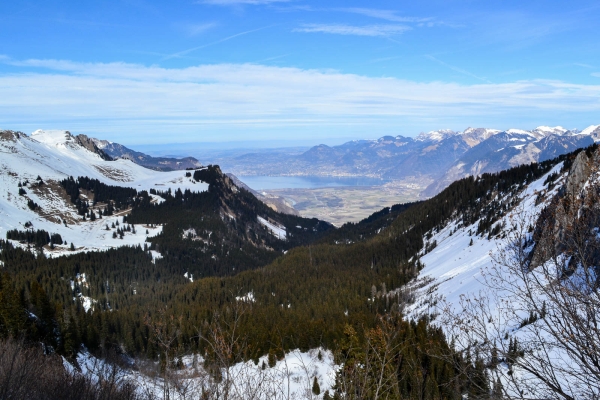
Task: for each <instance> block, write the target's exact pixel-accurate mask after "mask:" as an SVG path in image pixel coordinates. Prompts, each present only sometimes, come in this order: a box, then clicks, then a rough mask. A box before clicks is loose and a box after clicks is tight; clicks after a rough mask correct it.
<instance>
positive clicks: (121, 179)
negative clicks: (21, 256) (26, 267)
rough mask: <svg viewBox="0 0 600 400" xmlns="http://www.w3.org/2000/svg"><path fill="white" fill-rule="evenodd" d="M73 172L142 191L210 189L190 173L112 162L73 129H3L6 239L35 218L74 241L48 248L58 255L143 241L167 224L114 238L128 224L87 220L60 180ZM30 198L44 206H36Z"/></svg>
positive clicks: (35, 223)
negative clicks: (33, 207) (88, 146)
mask: <svg viewBox="0 0 600 400" xmlns="http://www.w3.org/2000/svg"><path fill="white" fill-rule="evenodd" d="M38 176H39V177H40V178H42V180H43V182H44V184H43V185H41V186H37V185H36V183H37V177H38ZM69 176H73V177H78V176H87V177H90V178H95V179H98V180H100V181H101V182H103V183H105V184H107V185H114V186H122V187H132V188H134V189H136V190H149V189H151V188H155V189H157V190H160V191H166V190H168V189H171V190H172V191H174V190H176V189H177V188H181V189H182V190H184V189H190V190H192V191H204V190H207V189H208V185H207V184H206V183H203V182H195V181H194V180H193V179H192V178H189V177H186V176H185V172H184V171H172V172H158V171H153V170H150V169H146V168H144V167H141V166H139V165H137V164H134V163H133V162H131V161H128V160H115V161H106V160H104V159H102V157H100V156H99V155H98V154H95V153H94V152H92V151H90V150H88V149H86V148H85V147H83V146H81V145H80V144H78V143H77V141H76V140H75V138H74V137H73V136H72V135H71V134H70V133H69V132H67V131H56V130H55V131H42V130H38V131H35V132H33V133H32V134H31V135H30V136H27V135H24V134H21V133H15V132H10V131H3V132H0V187H1V188H2V190H1V191H0V237H1V238H5V237H6V231H7V230H10V229H19V230H24V229H25V224H26V223H27V222H29V223H30V224H31V228H33V229H43V230H46V231H48V232H49V233H58V234H60V235H61V236H62V238H63V240H66V241H67V242H68V243H69V246H57V248H56V249H55V250H53V251H49V252H47V255H50V256H57V255H62V254H64V253H66V252H70V250H68V247H70V244H71V243H73V245H74V247H75V248H76V251H87V250H93V249H98V250H102V249H107V248H111V247H118V246H124V245H138V244H140V245H143V243H144V242H145V239H146V237H147V235H156V234H158V233H160V231H161V230H162V227H148V226H137V227H135V230H136V233H135V234H134V233H130V232H128V233H127V234H126V235H125V236H124V237H123V239H120V238H113V237H112V235H113V232H112V231H114V229H111V228H110V227H111V226H112V223H115V222H117V221H120V222H122V221H121V218H120V215H119V214H118V213H117V214H116V215H115V216H112V217H107V218H102V219H98V220H96V221H94V222H92V221H86V222H84V221H81V220H80V216H78V215H77V212H76V210H75V208H74V207H73V205H72V204H70V202H69V200H68V199H67V197H66V196H64V192H63V191H62V188H61V187H60V185H59V184H58V182H59V181H60V180H63V179H65V178H67V177H69ZM25 182H28V184H26V185H24V186H23V189H24V190H25V192H26V194H24V195H19V183H22V184H23V183H25ZM29 199H30V200H33V201H34V202H35V203H37V204H38V205H39V206H40V208H41V210H40V211H32V210H30V209H29V208H28V206H27V201H28V200H29ZM64 222H66V224H65V223H64ZM107 224H108V227H109V230H106V225H107ZM146 232H148V234H146Z"/></svg>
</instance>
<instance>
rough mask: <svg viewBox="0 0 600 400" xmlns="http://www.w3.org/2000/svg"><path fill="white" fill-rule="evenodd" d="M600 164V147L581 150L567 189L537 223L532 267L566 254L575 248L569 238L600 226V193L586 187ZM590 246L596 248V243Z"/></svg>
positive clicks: (575, 161)
mask: <svg viewBox="0 0 600 400" xmlns="http://www.w3.org/2000/svg"><path fill="white" fill-rule="evenodd" d="M599 163H600V154H599V152H598V150H596V151H595V152H587V151H581V152H580V153H579V154H578V155H577V157H576V158H575V160H574V161H573V164H572V165H571V168H570V169H569V174H568V175H567V178H566V182H565V184H564V186H563V188H562V189H561V190H560V191H559V192H558V194H557V195H556V196H555V197H554V198H553V199H552V202H551V203H550V205H549V206H548V207H546V208H545V209H544V210H542V212H541V213H540V216H539V217H538V220H537V222H536V226H535V230H534V235H533V240H534V242H535V245H534V248H533V250H532V252H531V253H530V264H529V268H530V269H534V268H536V267H538V266H539V265H541V264H543V263H544V262H546V261H547V260H549V259H551V258H552V257H554V256H556V255H557V254H561V253H563V252H564V251H565V249H567V248H573V243H566V240H567V238H573V237H583V236H585V235H586V234H587V233H588V231H590V232H591V230H592V228H593V227H595V226H597V223H598V221H597V220H598V218H599V217H600V210H599V209H598V194H597V193H596V191H595V190H594V188H593V187H592V188H591V189H592V190H589V188H586V184H587V183H588V182H589V180H590V177H591V176H592V174H593V173H594V171H598V169H599V165H600V164H599ZM574 230H576V231H578V232H577V235H573V231H574ZM582 235H583V236H582ZM589 249H593V246H590V247H589ZM586 251H587V250H586ZM584 253H585V251H584ZM578 256H582V257H590V256H592V257H594V258H597V257H596V256H595V255H592V254H583V253H582V255H575V257H578Z"/></svg>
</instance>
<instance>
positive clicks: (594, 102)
mask: <svg viewBox="0 0 600 400" xmlns="http://www.w3.org/2000/svg"><path fill="white" fill-rule="evenodd" d="M0 62H2V63H5V64H7V63H9V64H11V65H13V66H26V67H28V69H27V70H26V71H24V72H23V73H16V74H15V73H3V74H2V75H0V87H2V94H3V95H2V96H0V121H2V123H3V125H4V126H3V128H14V129H27V128H28V127H31V130H33V129H36V128H43V127H58V128H64V129H73V130H75V131H78V132H81V133H89V134H95V135H96V136H102V137H105V138H108V139H111V138H112V139H113V140H116V139H118V137H116V135H117V134H118V133H119V132H128V133H129V134H131V135H133V136H129V137H128V141H129V143H133V142H135V141H138V142H144V141H147V140H148V138H149V135H152V134H154V135H157V137H160V135H161V134H162V135H166V132H168V133H169V134H170V135H171V136H169V137H168V138H164V137H163V139H162V140H163V141H175V140H174V137H175V136H172V135H173V134H177V136H176V138H177V141H194V140H196V141H197V140H199V139H200V138H201V137H200V136H198V135H208V136H204V139H206V138H207V137H209V136H210V135H211V134H212V135H213V136H210V137H211V138H213V140H214V138H215V137H217V138H221V140H225V139H227V140H232V139H236V137H235V135H238V136H237V137H240V138H241V137H243V136H244V135H248V132H250V131H251V132H254V133H255V134H256V135H259V134H261V135H265V134H266V133H265V132H271V133H269V134H271V135H278V137H279V138H285V135H286V134H287V135H296V136H297V135H303V136H304V137H308V136H310V135H311V134H312V135H321V136H322V135H323V134H324V133H327V134H328V135H329V137H333V136H335V135H336V132H337V134H338V135H342V134H343V135H345V136H344V137H347V136H348V134H347V133H348V127H349V126H360V127H361V128H360V130H361V132H363V137H364V136H366V135H370V136H372V135H376V134H378V133H380V132H382V133H383V132H387V133H390V132H397V133H403V134H412V133H416V132H419V131H420V130H427V129H435V128H439V127H440V126H453V127H458V128H460V127H463V128H464V127H466V126H470V125H482V126H485V125H486V124H487V125H494V126H500V127H502V126H507V127H508V126H513V125H520V126H528V125H525V124H524V123H523V122H522V121H523V120H526V121H534V120H535V122H531V124H565V125H573V126H583V125H584V124H585V123H587V122H588V121H589V124H591V123H598V121H597V118H598V115H600V102H598V98H600V84H598V85H584V84H573V83H568V82H561V81H548V80H530V81H516V82H510V83H502V84H491V83H477V84H472V85H461V84H457V83H451V82H415V81H408V80H402V79H396V78H377V77H367V76H360V75H353V74H343V73H339V72H335V71H320V70H304V69H298V68H280V67H273V66H264V65H257V64H216V65H199V66H195V67H188V68H161V67H158V66H143V65H137V64H126V63H108V64H104V63H78V62H73V61H68V60H12V59H10V58H7V57H3V58H2V57H0ZM32 68H33V69H35V68H40V70H39V71H35V70H34V71H33V72H32V70H31V69H32ZM559 118H562V119H559ZM582 121H583V122H582ZM353 129H354V128H353ZM215 132H221V133H220V134H219V135H218V136H215V135H216V133H215ZM315 132H317V133H315ZM254 133H253V134H254ZM111 134H112V135H113V136H112V137H108V136H110V135H111ZM135 135H139V136H137V138H136V137H135ZM316 137H317V138H318V137H319V136H316ZM315 140H317V139H315Z"/></svg>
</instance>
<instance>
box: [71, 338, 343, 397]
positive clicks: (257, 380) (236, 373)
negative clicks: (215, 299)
mask: <svg viewBox="0 0 600 400" xmlns="http://www.w3.org/2000/svg"><path fill="white" fill-rule="evenodd" d="M181 361H182V363H183V368H182V369H181V370H179V371H174V372H173V373H172V375H171V379H170V382H169V396H170V398H171V399H185V398H197V397H198V394H199V393H201V392H202V389H203V388H204V389H205V390H219V392H220V393H223V392H224V391H225V389H226V386H228V392H229V397H228V398H231V399H247V398H253V399H261V400H267V399H269V400H270V399H297V400H301V399H317V398H321V396H322V395H323V394H324V393H325V391H329V390H331V388H332V387H333V385H334V384H335V374H336V371H337V369H338V368H339V367H338V366H337V365H335V363H334V360H333V354H332V353H331V352H330V351H328V350H325V349H321V348H318V349H313V350H310V351H308V352H301V351H299V350H293V351H291V352H289V353H287V354H286V355H285V357H284V358H283V359H282V360H279V361H277V362H276V365H275V366H274V367H269V366H268V357H267V356H264V357H261V358H260V359H259V360H258V364H254V362H252V361H248V362H245V363H244V362H241V363H238V364H235V365H233V366H231V367H230V368H229V369H222V370H221V374H222V377H223V380H222V382H221V383H220V384H217V383H215V382H214V380H213V379H212V378H211V377H210V376H209V374H208V373H207V372H206V371H205V370H204V369H203V359H202V357H201V356H196V357H194V356H191V355H187V356H184V357H182V358H181ZM77 363H78V365H79V367H80V368H81V373H82V374H85V375H89V376H92V377H95V378H94V379H97V378H98V377H99V376H104V377H108V376H109V375H110V371H111V368H110V367H109V366H108V365H107V364H105V362H104V361H103V360H100V359H97V358H96V357H94V356H92V355H91V354H89V353H88V352H87V351H84V352H82V353H79V354H78V356H77ZM65 366H66V367H67V368H68V369H69V370H71V371H72V372H73V373H76V372H75V369H74V368H73V367H72V366H70V365H69V364H68V363H66V362H65ZM263 366H264V367H263ZM156 367H157V365H156V363H150V368H148V365H144V363H140V362H135V363H134V365H133V368H131V369H121V368H119V369H118V371H119V372H118V379H119V381H121V382H123V381H127V380H130V381H132V382H133V383H135V384H136V386H137V388H138V392H139V394H141V395H148V394H150V395H152V396H154V397H152V398H164V390H165V381H164V379H163V376H160V375H158V376H151V374H149V373H147V372H148V370H154V371H155V370H156V369H157V368H156ZM141 371H145V372H146V373H142V372H141ZM315 377H316V378H317V381H318V383H319V387H320V390H321V395H320V396H315V395H313V393H312V386H313V381H314V378H315ZM227 382H229V385H227ZM330 394H332V392H330Z"/></svg>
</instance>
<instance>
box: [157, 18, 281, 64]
mask: <svg viewBox="0 0 600 400" xmlns="http://www.w3.org/2000/svg"><path fill="white" fill-rule="evenodd" d="M272 26H274V25H268V26H263V27H262V28H257V29H252V30H249V31H245V32H240V33H236V34H235V35H231V36H227V37H226V38H223V39H219V40H217V41H216V42H212V43H208V44H203V45H202V46H198V47H192V48H191V49H187V50H183V51H180V52H177V53H173V54H169V55H168V56H166V57H163V58H162V59H161V61H164V60H169V59H171V58H177V57H181V56H184V55H186V54H189V53H191V52H192V51H196V50H200V49H203V48H205V47H209V46H214V45H215V44H219V43H223V42H226V41H228V40H230V39H233V38H236V37H238V36H243V35H247V34H249V33H252V32H258V31H262V30H263V29H267V28H271V27H272Z"/></svg>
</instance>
